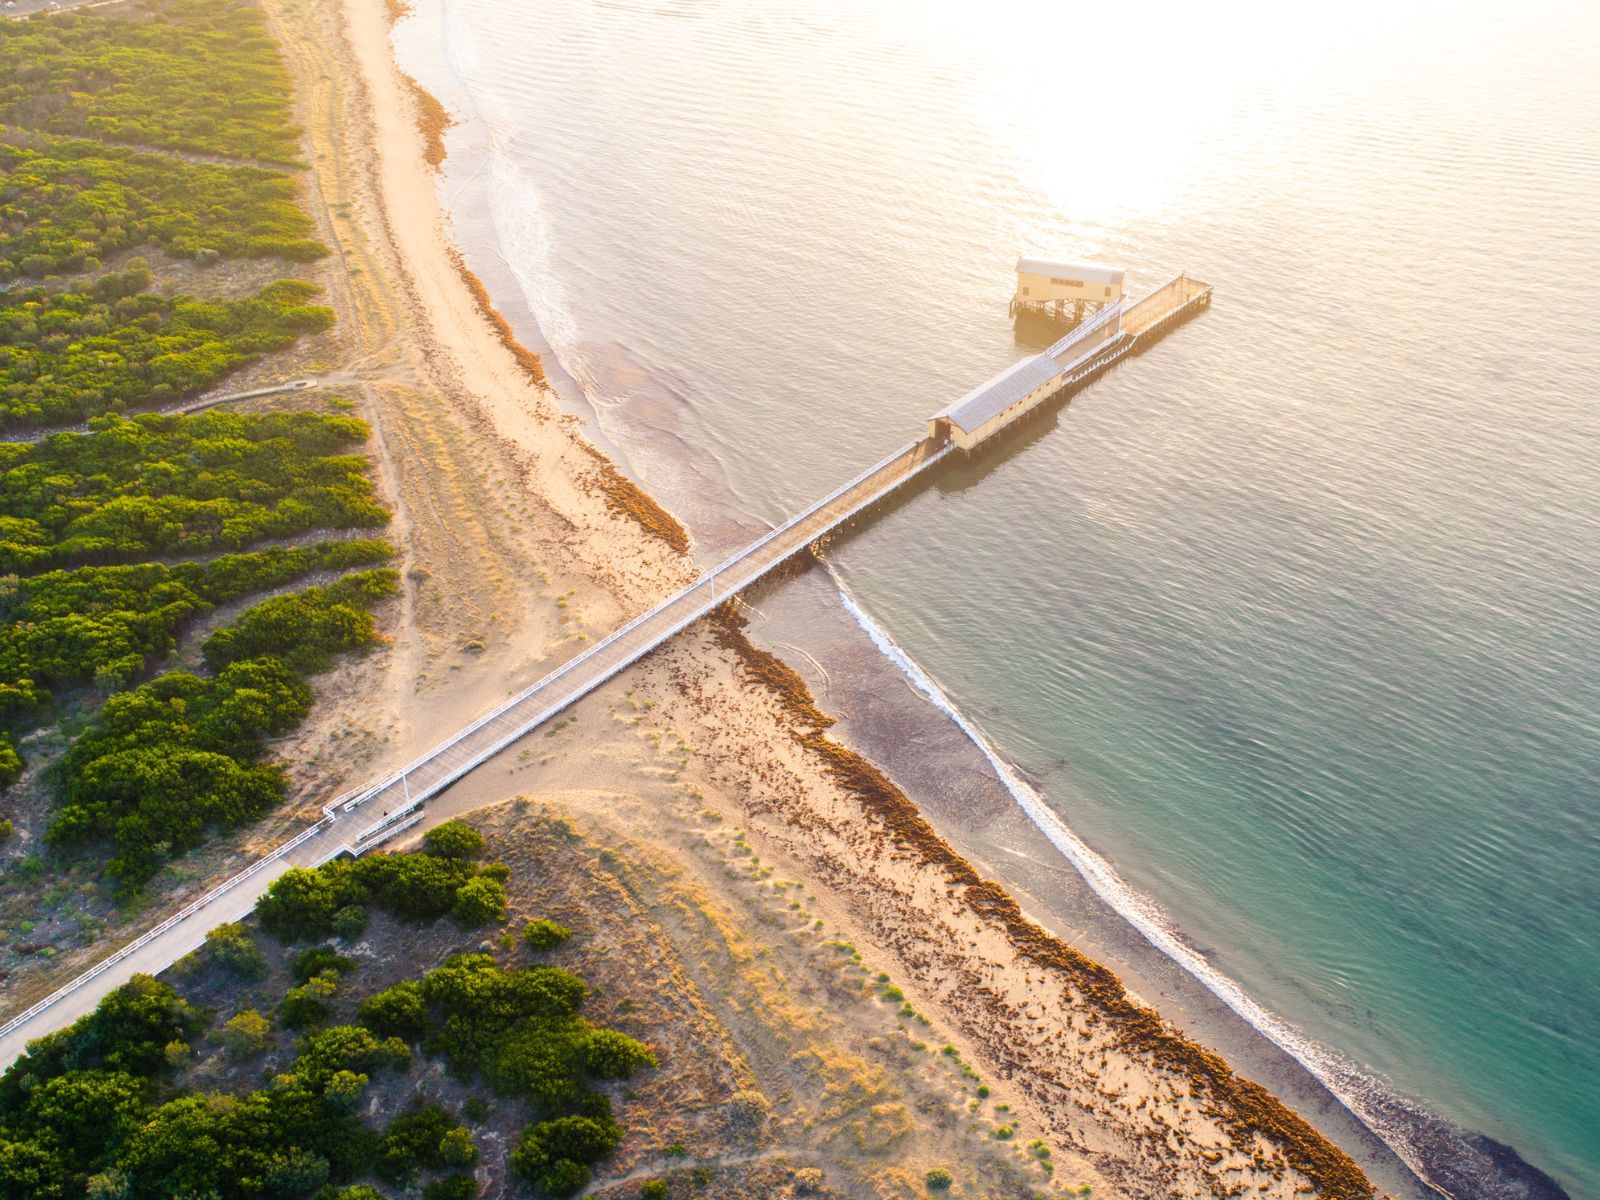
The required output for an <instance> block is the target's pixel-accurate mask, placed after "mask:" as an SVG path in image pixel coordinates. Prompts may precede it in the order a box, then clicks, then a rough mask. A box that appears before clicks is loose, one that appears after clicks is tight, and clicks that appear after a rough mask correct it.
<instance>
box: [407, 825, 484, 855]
mask: <svg viewBox="0 0 1600 1200" xmlns="http://www.w3.org/2000/svg"><path fill="white" fill-rule="evenodd" d="M422 852H423V853H424V854H431V855H433V856H434V857H436V858H459V859H463V860H467V861H470V860H472V859H476V858H479V857H481V856H482V854H483V834H481V833H479V832H478V831H477V830H476V829H474V828H473V827H472V826H471V825H468V824H467V823H466V822H465V821H446V822H445V823H444V824H442V825H436V826H435V827H434V828H432V829H430V830H428V832H427V833H425V834H423V835H422Z"/></svg>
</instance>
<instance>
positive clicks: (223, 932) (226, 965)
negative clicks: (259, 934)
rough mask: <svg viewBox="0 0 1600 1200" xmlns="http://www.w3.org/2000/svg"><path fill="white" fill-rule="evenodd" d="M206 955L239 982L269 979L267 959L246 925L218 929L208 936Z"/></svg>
mask: <svg viewBox="0 0 1600 1200" xmlns="http://www.w3.org/2000/svg"><path fill="white" fill-rule="evenodd" d="M206 954H207V955H208V956H209V957H210V959H211V961H212V962H214V963H216V964H217V965H218V966H220V967H221V968H222V969H223V970H225V971H227V972H228V973H229V974H230V975H232V976H234V978H236V979H246V980H254V979H265V978H266V976H267V972H268V970H270V968H269V967H268V965H267V956H266V954H265V953H263V952H262V949H261V947H260V946H258V945H256V943H255V939H254V938H252V937H251V936H250V931H249V930H247V929H246V928H245V927H244V926H243V925H237V924H235V925H218V926H217V927H216V928H215V929H213V930H212V931H211V932H210V933H208V934H206Z"/></svg>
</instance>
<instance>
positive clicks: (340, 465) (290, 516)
mask: <svg viewBox="0 0 1600 1200" xmlns="http://www.w3.org/2000/svg"><path fill="white" fill-rule="evenodd" d="M366 435H367V427H366V426H365V425H364V424H363V423H362V422H360V421H358V420H356V419H355V418H353V417H332V416H323V415H320V414H313V413H273V414H269V415H266V416H259V417H257V416H246V415H242V414H239V413H230V412H223V411H220V410H217V411H212V412H206V413H201V414H199V415H197V416H192V417H162V416H155V415H152V414H145V415H143V416H140V417H135V418H132V419H127V418H122V417H101V418H98V419H97V420H96V421H95V422H94V424H93V425H92V432H91V433H89V434H86V435H78V434H59V435H56V436H53V437H48V438H45V439H44V440H42V441H39V442H34V443H31V444H29V443H23V442H8V443H0V470H3V471H4V476H3V478H0V571H18V572H20V571H24V570H29V569H31V570H42V569H45V568H49V567H56V566H65V565H71V564H75V563H93V562H99V563H106V562H129V561H137V560H138V559H141V558H146V557H148V556H150V555H155V554H162V555H171V554H194V553H198V552H201V551H206V550H224V549H226V550H238V549H243V548H244V547H246V546H248V545H250V544H251V543H253V542H259V541H263V540H265V539H267V538H284V537H292V536H294V535H296V534H301V533H306V532H308V531H310V530H313V529H347V528H374V527H376V526H380V525H383V524H384V523H385V522H386V521H387V520H388V514H387V513H386V512H385V511H384V510H383V509H382V508H380V507H379V506H378V505H377V504H376V503H375V502H374V501H373V499H372V484H371V483H370V481H369V480H368V479H367V477H366V475H365V473H364V472H365V470H366V465H367V464H366V460H364V459H362V458H358V457H355V456H351V455H346V454H344V453H342V452H343V451H344V450H346V449H348V448H350V447H351V446H353V445H355V444H358V443H359V442H361V441H362V440H364V439H365V437H366Z"/></svg>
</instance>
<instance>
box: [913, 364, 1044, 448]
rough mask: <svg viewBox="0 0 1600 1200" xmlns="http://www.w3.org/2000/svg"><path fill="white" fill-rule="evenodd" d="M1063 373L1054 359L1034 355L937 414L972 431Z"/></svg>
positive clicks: (980, 385)
mask: <svg viewBox="0 0 1600 1200" xmlns="http://www.w3.org/2000/svg"><path fill="white" fill-rule="evenodd" d="M1060 374H1061V367H1060V365H1059V364H1057V363H1056V361H1055V360H1054V359H1051V358H1046V357H1045V356H1044V355H1042V354H1035V355H1033V356H1032V357H1031V358H1025V359H1023V360H1022V361H1021V362H1019V363H1013V364H1012V365H1011V366H1009V367H1007V368H1006V369H1005V370H1004V371H1001V372H1000V374H998V375H996V376H995V377H994V378H993V379H991V380H989V381H988V382H987V383H983V384H979V385H978V386H977V387H975V388H973V389H972V390H971V391H970V392H968V393H967V394H966V395H965V396H963V397H961V399H959V400H957V401H956V402H955V403H954V404H952V405H951V406H950V407H949V408H946V409H944V410H943V411H942V412H939V413H936V414H934V415H935V416H939V417H948V418H949V419H950V420H951V421H952V422H954V423H955V424H957V425H959V426H961V428H962V429H964V430H966V431H967V432H968V433H971V432H973V431H974V430H975V429H977V428H978V426H980V425H982V424H983V423H984V422H985V421H987V420H990V419H991V418H993V417H995V416H997V415H998V414H1000V413H1002V412H1004V411H1005V410H1006V409H1007V408H1009V407H1010V406H1011V405H1013V404H1015V403H1016V402H1017V401H1018V400H1021V399H1022V398H1023V397H1024V396H1026V395H1027V394H1028V393H1029V392H1031V391H1033V390H1035V389H1036V388H1041V387H1043V386H1044V385H1045V384H1047V383H1049V382H1050V381H1051V380H1052V379H1054V378H1055V377H1056V376H1057V375H1060Z"/></svg>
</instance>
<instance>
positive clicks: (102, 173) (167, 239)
mask: <svg viewBox="0 0 1600 1200" xmlns="http://www.w3.org/2000/svg"><path fill="white" fill-rule="evenodd" d="M11 138H12V139H13V140H11V141H9V142H7V143H6V144H0V282H3V281H9V280H12V279H15V278H17V277H19V276H30V277H34V278H40V277H43V276H47V275H62V274H78V273H80V272H86V271H94V270H96V269H98V268H99V267H100V266H101V265H102V264H103V263H104V262H105V261H106V260H107V259H109V258H110V257H111V256H112V255H115V254H119V253H121V252H123V251H127V250H133V249H137V248H140V247H152V248H156V249H159V250H161V251H163V252H165V253H166V254H168V255H170V256H172V257H174V258H187V259H193V260H194V261H196V262H200V263H207V262H213V261H216V260H218V259H233V258H282V259H286V260H288V261H290V262H310V261H313V260H315V259H318V258H321V257H322V256H323V255H325V254H327V253H328V248H327V247H326V246H324V245H323V244H322V243H321V242H320V241H318V240H316V238H314V237H313V236H312V232H313V230H312V224H311V218H310V217H309V216H307V215H306V213H305V210H304V209H302V208H301V207H300V205H299V204H298V203H297V202H296V193H297V192H298V190H299V189H298V187H297V186H296V183H295V180H294V177H293V176H291V175H287V174H285V173H284V172H282V171H273V170H266V169H263V168H261V167H255V166H240V165H236V164H224V163H203V162H194V163H192V162H185V161H184V160H183V159H180V158H174V157H173V156H171V155H168V154H155V153H150V152H148V151H143V150H133V149H130V148H128V147H126V146H115V145H106V144H105V143H103V142H98V141H93V140H90V139H86V138H71V139H69V138H54V137H51V136H49V135H48V134H40V133H31V132H22V131H14V132H13V133H12V134H11Z"/></svg>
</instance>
